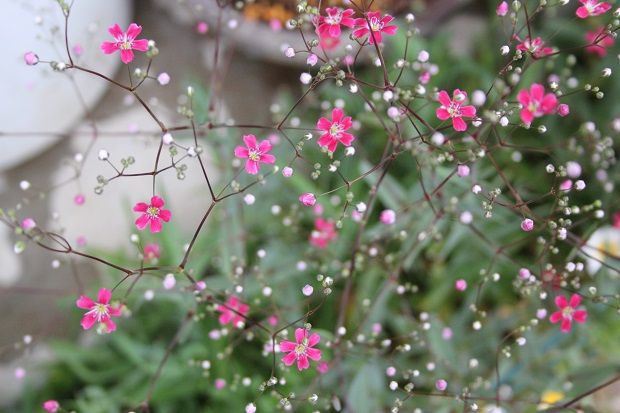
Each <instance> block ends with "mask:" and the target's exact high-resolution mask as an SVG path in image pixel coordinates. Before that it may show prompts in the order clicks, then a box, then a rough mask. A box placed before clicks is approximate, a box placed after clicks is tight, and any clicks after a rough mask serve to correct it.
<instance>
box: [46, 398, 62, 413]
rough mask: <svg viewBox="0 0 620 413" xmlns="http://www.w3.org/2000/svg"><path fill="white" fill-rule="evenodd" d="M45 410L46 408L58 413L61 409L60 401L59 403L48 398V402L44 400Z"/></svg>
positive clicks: (51, 412)
mask: <svg viewBox="0 0 620 413" xmlns="http://www.w3.org/2000/svg"><path fill="white" fill-rule="evenodd" d="M42 407H43V410H45V411H46V412H48V413H56V412H57V411H58V410H60V403H58V402H57V401H56V400H48V401H46V402H43V406H42Z"/></svg>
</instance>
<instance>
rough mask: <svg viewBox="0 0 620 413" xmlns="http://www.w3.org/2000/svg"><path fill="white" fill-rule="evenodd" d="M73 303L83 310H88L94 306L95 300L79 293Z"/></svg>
mask: <svg viewBox="0 0 620 413" xmlns="http://www.w3.org/2000/svg"><path fill="white" fill-rule="evenodd" d="M75 305H76V306H77V307H78V308H81V309H83V310H90V309H91V308H93V307H94V306H95V302H94V301H93V300H91V299H90V297H87V296H85V295H81V296H80V298H78V299H77V301H76V302H75Z"/></svg>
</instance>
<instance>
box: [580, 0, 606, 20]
mask: <svg viewBox="0 0 620 413" xmlns="http://www.w3.org/2000/svg"><path fill="white" fill-rule="evenodd" d="M579 3H581V4H583V6H581V7H579V8H578V9H577V11H576V12H575V14H576V15H577V17H579V18H581V19H585V18H586V17H589V16H598V15H601V14H603V13H607V11H608V10H609V9H611V4H609V3H607V2H604V1H598V0H579Z"/></svg>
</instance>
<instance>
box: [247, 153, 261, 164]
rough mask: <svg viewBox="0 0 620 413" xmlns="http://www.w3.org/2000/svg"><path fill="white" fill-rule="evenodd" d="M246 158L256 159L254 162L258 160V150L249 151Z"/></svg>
mask: <svg viewBox="0 0 620 413" xmlns="http://www.w3.org/2000/svg"><path fill="white" fill-rule="evenodd" d="M248 158H250V160H252V161H256V162H258V161H260V152H258V151H250V152H249V153H248Z"/></svg>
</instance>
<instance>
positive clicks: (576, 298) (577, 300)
mask: <svg viewBox="0 0 620 413" xmlns="http://www.w3.org/2000/svg"><path fill="white" fill-rule="evenodd" d="M579 304H581V296H580V295H579V294H573V295H571V297H570V301H569V302H568V305H570V306H571V307H573V308H577V307H579Z"/></svg>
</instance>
